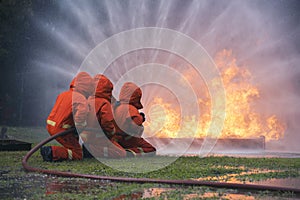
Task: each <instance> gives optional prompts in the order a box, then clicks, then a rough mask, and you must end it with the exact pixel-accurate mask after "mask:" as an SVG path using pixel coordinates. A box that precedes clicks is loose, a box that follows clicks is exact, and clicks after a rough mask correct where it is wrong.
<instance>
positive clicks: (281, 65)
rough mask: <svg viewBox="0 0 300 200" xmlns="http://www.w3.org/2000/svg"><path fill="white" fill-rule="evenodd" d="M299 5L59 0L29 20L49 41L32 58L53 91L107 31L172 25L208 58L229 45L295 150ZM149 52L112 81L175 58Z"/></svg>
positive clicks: (260, 106)
mask: <svg viewBox="0 0 300 200" xmlns="http://www.w3.org/2000/svg"><path fill="white" fill-rule="evenodd" d="M299 8H300V4H299V2H298V1H296V0H289V1H280V0H254V1H230V0H227V1H217V0H202V1H190V0H187V1H181V0H164V1H159V0H150V1H134V0H128V1H122V0H120V1H110V0H106V1H81V0H73V1H68V0H63V1H57V5H55V6H53V9H57V10H56V11H53V10H49V11H47V12H46V14H45V15H43V16H41V17H38V18H37V19H34V20H35V22H36V25H37V27H38V28H39V29H40V31H41V33H42V34H43V35H44V36H45V38H47V41H48V42H47V43H45V42H43V41H41V42H40V43H39V44H38V45H39V47H38V48H39V49H40V52H39V53H37V54H36V57H35V58H34V60H33V61H32V60H31V61H30V62H31V63H33V64H34V65H35V66H36V67H37V68H39V69H40V68H42V69H45V70H47V71H48V72H51V73H54V74H56V75H57V76H54V77H59V78H53V79H51V80H48V82H47V83H46V85H50V87H52V88H56V90H57V93H58V92H60V91H61V90H63V89H66V88H68V81H71V79H72V77H73V76H74V75H75V74H76V73H77V71H78V69H79V66H80V64H81V62H82V61H83V60H84V58H85V57H86V56H87V55H88V54H89V53H90V51H91V50H92V49H93V48H94V47H96V46H97V45H98V44H99V43H101V42H103V41H104V40H105V39H107V38H109V37H110V36H112V35H114V34H117V33H119V32H122V31H126V30H129V29H133V28H140V27H162V28H168V29H173V30H176V31H179V32H182V33H184V34H186V35H188V36H190V37H191V38H193V39H194V40H196V41H197V42H199V43H200V44H201V45H202V46H203V47H204V48H205V50H206V51H207V52H208V54H209V55H210V56H211V57H215V55H216V54H217V53H218V52H220V51H221V50H223V49H229V50H232V52H233V55H234V56H235V58H236V59H237V60H236V62H237V64H238V66H240V67H245V68H247V69H249V71H250V72H251V73H252V80H251V81H252V83H253V84H254V85H256V86H257V87H258V88H259V90H260V97H261V98H260V99H258V100H257V101H256V102H255V105H253V106H254V107H255V109H257V110H258V111H259V112H262V113H266V114H275V115H276V116H278V118H279V119H280V120H282V121H284V123H285V124H286V127H287V129H286V133H285V136H284V139H283V140H282V141H283V142H284V143H283V144H282V146H283V147H282V148H283V149H285V150H295V151H300V147H299V145H298V141H299V140H300V134H299V133H298V131H299V130H300V125H299V123H298V122H299V118H300V103H299V102H300V68H299V63H300V56H299V52H300V49H299V47H300V42H299V41H300V39H299V35H300V26H299V21H300V19H299V18H300V17H299V16H300V15H299V14H298V10H299ZM116 45H120V46H122V44H116ZM45 46H46V47H47V48H45ZM149 52H150V54H148V58H146V56H143V55H145V54H146V53H145V51H140V52H136V53H132V54H131V57H130V58H136V60H135V61H132V60H133V59H128V58H127V59H126V58H123V60H122V59H121V60H122V62H121V63H123V66H122V67H119V68H117V67H115V68H114V70H111V73H113V72H115V73H114V74H109V76H110V78H111V79H113V80H115V81H116V80H117V79H118V78H119V77H120V76H121V75H122V73H121V74H118V73H120V72H121V71H122V70H125V71H126V70H130V69H131V68H133V67H134V65H136V64H144V63H148V62H149V63H151V62H160V63H162V64H165V65H169V66H170V65H171V66H175V63H176V62H177V60H176V59H175V60H174V59H173V58H171V56H169V55H168V56H167V58H168V59H165V58H166V57H160V53H159V52H158V51H149ZM108 53H109V52H108ZM172 60H173V61H172ZM77 66H78V67H77ZM101 67H106V66H101ZM177 68H178V69H181V70H182V71H184V70H186V69H183V68H182V67H181V65H180V67H177ZM93 75H94V74H93ZM62 79H63V80H68V81H63V84H65V85H66V86H61V87H59V88H57V82H61V80H62ZM63 84H61V85H63ZM53 98H54V97H53ZM53 98H52V99H51V98H50V102H49V103H48V105H52V104H53V102H52V101H53Z"/></svg>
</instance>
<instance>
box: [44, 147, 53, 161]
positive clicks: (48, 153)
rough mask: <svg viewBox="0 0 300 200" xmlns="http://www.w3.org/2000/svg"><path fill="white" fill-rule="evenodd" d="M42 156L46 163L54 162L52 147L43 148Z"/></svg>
mask: <svg viewBox="0 0 300 200" xmlns="http://www.w3.org/2000/svg"><path fill="white" fill-rule="evenodd" d="M41 155H42V157H43V160H44V161H47V162H52V161H53V159H52V148H51V147H49V146H46V147H42V148H41Z"/></svg>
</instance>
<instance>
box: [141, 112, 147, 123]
mask: <svg viewBox="0 0 300 200" xmlns="http://www.w3.org/2000/svg"><path fill="white" fill-rule="evenodd" d="M140 115H141V116H142V117H143V122H144V121H146V116H145V113H143V112H140Z"/></svg>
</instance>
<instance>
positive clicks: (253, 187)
mask: <svg viewBox="0 0 300 200" xmlns="http://www.w3.org/2000/svg"><path fill="white" fill-rule="evenodd" d="M74 129H75V128H72V129H68V130H66V131H63V132H61V133H58V134H56V135H53V136H51V137H49V138H47V139H45V140H43V141H41V142H40V143H39V144H37V145H36V146H35V147H34V148H32V149H31V150H30V151H29V152H28V153H27V154H26V155H25V156H24V158H23V159H22V165H23V167H24V169H25V170H26V171H29V172H38V173H43V174H49V175H55V176H62V177H72V178H88V179H95V180H110V181H115V182H129V183H160V184H171V185H173V184H174V185H186V186H208V187H216V188H231V189H244V190H269V191H282V192H293V193H294V194H298V195H299V194H300V189H298V188H291V187H276V186H268V185H257V184H240V183H224V182H211V181H196V180H167V179H151V178H129V177H114V176H97V175H90V174H78V173H72V172H62V171H56V170H47V169H41V168H35V167H31V166H29V165H28V163H27V161H28V160H29V158H30V157H31V156H32V154H34V153H35V152H36V151H38V150H39V149H40V148H41V147H42V146H43V145H45V144H47V143H48V142H50V141H52V140H54V139H55V138H57V137H60V136H63V135H66V134H68V133H71V132H73V131H74Z"/></svg>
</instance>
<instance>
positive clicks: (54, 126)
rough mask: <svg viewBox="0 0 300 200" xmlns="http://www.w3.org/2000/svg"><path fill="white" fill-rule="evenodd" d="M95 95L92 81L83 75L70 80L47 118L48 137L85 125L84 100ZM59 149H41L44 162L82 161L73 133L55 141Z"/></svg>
mask: <svg viewBox="0 0 300 200" xmlns="http://www.w3.org/2000/svg"><path fill="white" fill-rule="evenodd" d="M93 92H94V82H93V78H92V77H91V76H90V75H89V74H88V73H86V72H80V73H78V75H77V76H76V77H75V78H74V79H73V80H72V82H71V84H70V90H68V91H65V92H63V93H61V94H60V95H59V96H58V97H57V99H56V102H55V105H54V107H53V109H52V111H51V113H50V114H49V116H48V118H47V130H48V132H49V134H50V135H55V134H57V133H60V132H63V131H66V130H67V129H69V128H73V127H75V126H76V128H77V130H78V131H81V130H82V129H83V128H84V127H85V126H86V117H87V113H88V106H87V98H88V97H89V96H90V95H91V94H92V93H93ZM56 140H57V141H58V142H59V143H60V144H62V146H51V147H50V146H45V147H42V148H41V155H42V157H43V160H44V161H61V160H81V159H82V148H81V146H80V144H79V142H78V134H77V132H76V131H74V132H72V133H69V134H67V135H64V136H61V137H58V138H56Z"/></svg>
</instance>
